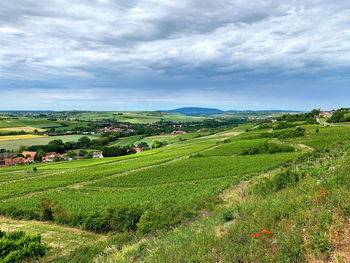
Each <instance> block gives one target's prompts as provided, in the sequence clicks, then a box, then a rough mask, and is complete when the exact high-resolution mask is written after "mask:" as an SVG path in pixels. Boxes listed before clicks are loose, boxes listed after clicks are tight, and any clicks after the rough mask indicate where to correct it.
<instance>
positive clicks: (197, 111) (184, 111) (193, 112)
mask: <svg viewBox="0 0 350 263" xmlns="http://www.w3.org/2000/svg"><path fill="white" fill-rule="evenodd" d="M164 112H167V113H171V114H179V115H187V116H210V115H215V114H224V113H235V112H300V111H291V110H227V111H223V110H220V109H217V108H202V107H183V108H178V109H173V110H167V111H164Z"/></svg>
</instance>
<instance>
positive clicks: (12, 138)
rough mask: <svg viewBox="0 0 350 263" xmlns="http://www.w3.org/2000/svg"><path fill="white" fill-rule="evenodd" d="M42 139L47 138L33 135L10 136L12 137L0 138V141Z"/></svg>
mask: <svg viewBox="0 0 350 263" xmlns="http://www.w3.org/2000/svg"><path fill="white" fill-rule="evenodd" d="M42 137H45V136H41V135H33V134H25V135H10V136H0V141H15V140H22V139H33V138H42Z"/></svg>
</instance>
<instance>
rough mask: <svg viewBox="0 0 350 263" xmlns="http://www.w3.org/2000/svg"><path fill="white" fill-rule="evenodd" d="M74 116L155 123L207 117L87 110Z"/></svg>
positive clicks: (90, 119)
mask: <svg viewBox="0 0 350 263" xmlns="http://www.w3.org/2000/svg"><path fill="white" fill-rule="evenodd" d="M71 117H72V118H75V119H79V120H88V121H99V120H103V119H114V120H117V121H120V122H129V123H155V122H158V121H161V120H163V121H172V122H192V121H203V120H204V119H205V118H201V117H190V116H183V115H173V114H167V113H161V112H154V111H117V112H113V111H96V112H95V111H86V112H78V113H76V114H74V115H72V116H71Z"/></svg>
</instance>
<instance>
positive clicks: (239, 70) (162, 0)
mask: <svg viewBox="0 0 350 263" xmlns="http://www.w3.org/2000/svg"><path fill="white" fill-rule="evenodd" d="M349 84H350V1H344V0H289V1H280V0H259V1H246V0H220V1H217V0H205V1H203V0H191V1H187V0H178V1H173V0H171V1H170V0H169V1H168V0H157V1H156V0H50V1H46V0H35V1H28V0H4V1H0V110H167V109H173V108H178V107H189V106H199V107H214V108H220V109H223V110H249V109H252V110H259V109H261V110H268V109H274V110H277V109H284V110H310V109H313V108H321V109H325V110H327V109H333V108H334V109H335V108H339V107H350V86H349Z"/></svg>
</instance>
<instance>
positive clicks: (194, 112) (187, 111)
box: [165, 107, 224, 116]
mask: <svg viewBox="0 0 350 263" xmlns="http://www.w3.org/2000/svg"><path fill="white" fill-rule="evenodd" d="M165 112H167V113H171V114H179V115H186V116H209V115H213V114H221V113H224V111H222V110H219V109H214V108H200V107H185V108H179V109H175V110H168V111H165Z"/></svg>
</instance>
